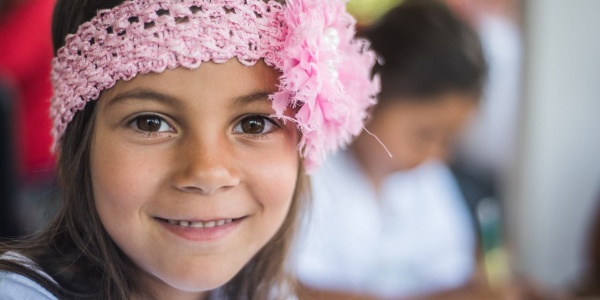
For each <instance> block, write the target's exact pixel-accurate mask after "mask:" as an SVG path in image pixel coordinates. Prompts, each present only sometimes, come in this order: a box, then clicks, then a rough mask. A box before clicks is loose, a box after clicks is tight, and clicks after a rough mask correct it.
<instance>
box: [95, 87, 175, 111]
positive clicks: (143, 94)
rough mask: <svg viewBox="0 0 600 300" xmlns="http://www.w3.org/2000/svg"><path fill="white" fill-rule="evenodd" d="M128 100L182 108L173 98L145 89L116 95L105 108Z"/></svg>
mask: <svg viewBox="0 0 600 300" xmlns="http://www.w3.org/2000/svg"><path fill="white" fill-rule="evenodd" d="M128 99H146V100H154V101H158V102H161V103H164V104H167V105H170V106H175V107H181V106H182V104H181V102H180V101H179V100H178V99H177V98H175V97H173V96H169V95H167V94H163V93H159V92H157V91H153V90H151V89H147V88H136V89H133V90H131V91H126V92H123V93H119V94H117V95H116V96H115V97H113V98H112V99H110V102H109V103H108V104H107V106H106V107H107V108H109V107H111V106H114V105H117V104H120V103H123V102H125V101H127V100H128Z"/></svg>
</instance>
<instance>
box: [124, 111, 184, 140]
mask: <svg viewBox="0 0 600 300" xmlns="http://www.w3.org/2000/svg"><path fill="white" fill-rule="evenodd" d="M141 118H155V119H156V120H158V121H159V122H160V127H159V131H145V130H142V129H140V128H139V127H138V125H137V122H138V121H140V119H141ZM164 125H166V126H168V127H169V130H163V131H160V128H162V127H163V126H164ZM127 126H128V127H129V128H131V129H133V130H134V131H135V132H136V133H138V134H141V135H143V136H144V137H147V138H154V137H160V136H161V135H163V134H165V133H175V129H174V128H173V126H171V124H169V122H167V121H166V120H165V118H164V117H161V116H160V115H157V114H150V113H147V114H140V115H137V116H135V117H134V118H133V119H131V120H130V121H128V122H127Z"/></svg>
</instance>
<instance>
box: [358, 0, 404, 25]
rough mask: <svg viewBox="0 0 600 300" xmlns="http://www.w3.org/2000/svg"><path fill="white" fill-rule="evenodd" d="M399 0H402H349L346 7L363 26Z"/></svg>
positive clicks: (399, 0)
mask: <svg viewBox="0 0 600 300" xmlns="http://www.w3.org/2000/svg"><path fill="white" fill-rule="evenodd" d="M400 2H402V0H350V1H349V2H348V6H347V9H348V12H349V13H350V14H352V15H353V16H354V17H355V18H356V20H357V21H358V24H359V25H361V26H365V25H369V24H371V23H373V22H374V21H375V20H377V19H378V18H379V17H381V16H382V15H383V14H384V13H386V12H387V11H388V10H390V9H391V8H393V7H395V6H396V5H398V4H399V3H400Z"/></svg>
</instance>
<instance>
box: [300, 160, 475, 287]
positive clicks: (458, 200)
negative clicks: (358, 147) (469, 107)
mask: <svg viewBox="0 0 600 300" xmlns="http://www.w3.org/2000/svg"><path fill="white" fill-rule="evenodd" d="M312 187H313V205H312V207H311V212H310V216H309V217H308V219H307V220H306V223H305V226H304V228H302V231H303V232H301V235H300V239H299V243H298V245H297V248H296V249H294V254H293V255H294V256H293V257H294V262H295V263H296V264H295V266H294V268H295V272H296V274H297V276H298V279H299V280H300V281H301V282H302V283H303V284H306V285H308V286H310V287H313V288H323V289H334V290H345V291H353V292H358V293H368V294H373V295H379V296H382V297H402V296H409V295H416V294H422V293H427V292H432V291H436V290H441V289H447V288H452V287H456V286H460V285H462V284H463V283H465V282H466V281H468V280H469V278H470V276H471V274H472V272H473V268H474V265H475V259H474V251H475V237H474V229H473V225H472V222H471V219H470V215H469V212H468V208H467V206H466V203H465V201H464V200H463V199H462V195H461V193H460V191H459V189H458V187H457V185H456V183H455V182H454V177H453V176H452V174H451V173H450V171H449V169H448V168H447V167H446V166H445V165H444V164H442V163H439V162H429V163H427V164H424V165H422V166H420V167H418V168H417V169H415V170H412V171H409V172H403V173H397V174H394V175H392V176H390V177H389V178H387V179H386V180H385V182H384V183H383V185H382V187H381V192H380V196H379V197H377V196H376V194H375V192H374V191H373V188H372V187H371V186H370V185H369V184H368V182H367V180H366V179H365V178H364V177H363V175H362V173H361V171H360V169H359V167H358V165H357V164H356V162H355V161H354V159H353V157H352V156H351V155H350V154H349V153H348V152H340V153H338V154H337V155H336V156H334V157H332V158H331V159H330V160H329V161H328V163H327V164H325V165H324V166H323V167H322V168H321V169H320V170H318V171H317V172H315V174H313V176H312Z"/></svg>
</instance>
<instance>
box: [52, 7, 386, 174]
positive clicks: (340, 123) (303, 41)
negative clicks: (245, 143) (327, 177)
mask: <svg viewBox="0 0 600 300" xmlns="http://www.w3.org/2000/svg"><path fill="white" fill-rule="evenodd" d="M344 5H345V2H344V1H341V0H327V1H324V0H306V1H301V0H291V1H288V2H287V4H286V5H285V6H282V5H281V4H279V3H277V2H274V1H271V2H268V3H265V2H263V1H262V0H133V1H125V2H124V3H123V4H121V5H119V6H116V7H115V8H113V9H108V10H101V11H99V12H98V13H97V15H96V17H94V18H93V19H92V20H91V21H89V22H86V23H83V24H82V25H81V26H80V27H79V29H78V31H77V33H76V34H74V35H68V36H67V38H66V44H65V46H64V47H62V48H60V49H59V50H58V52H57V56H56V57H55V58H54V60H53V71H52V80H53V83H54V95H53V99H52V108H51V115H52V117H53V119H54V129H53V132H52V133H53V135H54V139H55V145H56V144H57V143H59V141H60V139H61V137H62V135H63V133H64V131H65V129H66V127H67V125H68V123H69V122H70V121H71V120H72V119H73V116H74V114H75V113H76V112H77V111H80V110H82V109H83V108H84V107H85V104H86V103H87V102H88V101H92V100H96V99H98V97H99V96H100V92H101V91H103V90H106V89H109V88H111V87H113V86H114V84H115V83H116V82H117V81H119V80H130V79H132V78H133V77H135V76H136V75H139V74H146V73H149V72H156V73H160V72H163V71H164V70H166V69H174V68H177V67H180V66H181V67H185V68H189V69H194V68H198V67H199V66H200V64H201V63H202V62H204V61H209V60H211V61H214V62H217V63H222V62H225V61H227V60H229V59H231V58H233V57H236V58H237V59H238V60H239V61H240V62H241V63H242V64H244V65H247V66H251V65H254V64H255V63H256V62H257V61H259V60H260V59H263V60H264V61H265V63H266V64H267V65H269V66H272V67H275V68H276V69H278V70H280V71H281V72H282V74H283V75H282V77H281V84H280V90H279V92H277V93H276V94H274V95H272V96H271V98H272V99H273V108H274V109H275V111H276V116H277V117H280V118H284V115H283V111H284V109H285V108H286V107H294V108H298V109H299V111H298V114H297V115H296V116H295V118H294V119H293V120H292V121H294V122H296V123H297V125H298V128H299V130H300V131H302V140H301V142H300V145H299V149H300V151H301V154H302V156H303V157H304V161H305V165H306V168H307V170H308V171H310V170H312V169H314V168H315V167H317V166H318V165H319V163H320V162H321V161H322V160H323V159H324V157H325V154H326V153H327V152H330V151H334V150H335V149H337V148H338V147H339V146H344V145H345V144H346V143H348V142H349V141H350V139H351V138H352V137H353V136H355V135H357V134H358V133H359V132H360V130H361V129H362V124H363V121H364V119H365V118H366V112H365V111H366V109H367V108H368V107H369V106H370V105H372V104H373V103H374V96H375V94H376V93H377V92H378V83H377V81H373V82H372V81H371V80H370V79H369V78H370V70H371V67H372V65H373V63H374V61H375V56H374V54H373V53H372V52H371V51H369V50H367V48H368V44H366V42H364V41H359V40H353V36H354V20H353V19H352V17H350V16H349V15H348V14H347V13H346V12H345V9H344ZM301 20H302V23H303V25H301V24H300V21H301Z"/></svg>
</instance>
